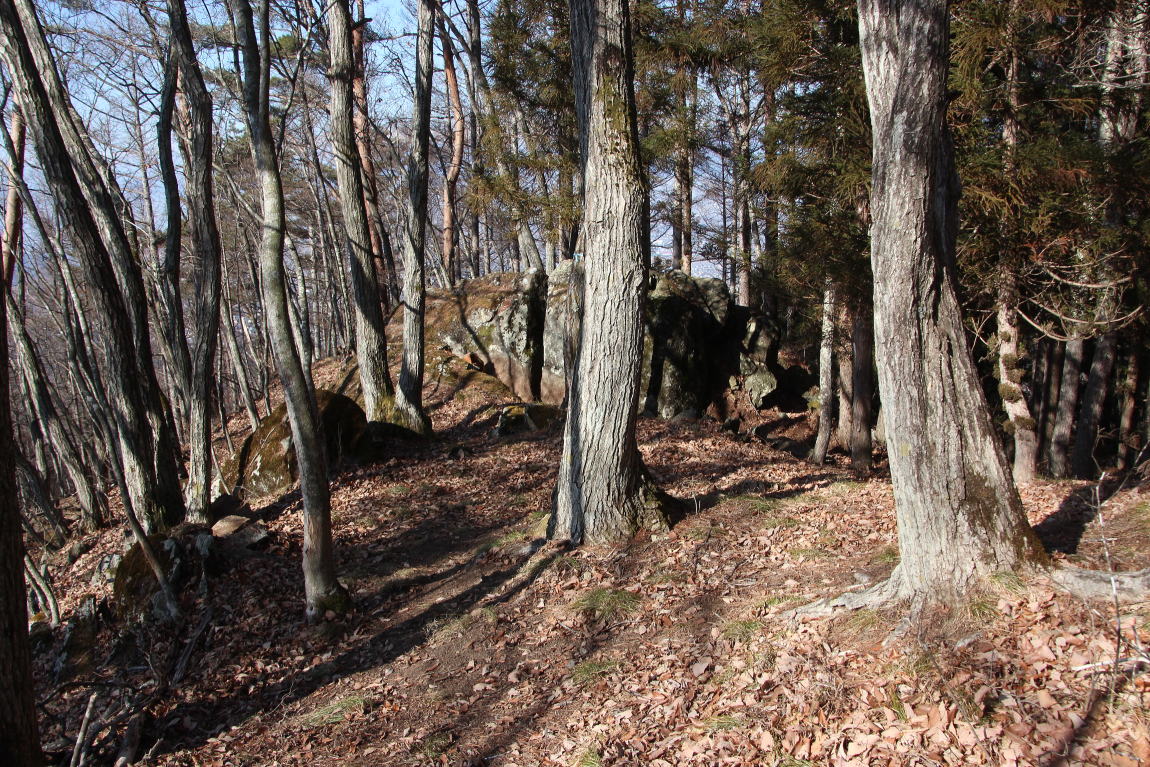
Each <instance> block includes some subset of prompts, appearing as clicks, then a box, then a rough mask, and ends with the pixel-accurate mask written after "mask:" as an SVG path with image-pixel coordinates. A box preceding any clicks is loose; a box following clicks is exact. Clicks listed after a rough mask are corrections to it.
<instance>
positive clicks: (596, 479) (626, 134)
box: [548, 0, 667, 543]
mask: <svg viewBox="0 0 1150 767" xmlns="http://www.w3.org/2000/svg"><path fill="white" fill-rule="evenodd" d="M570 8H571V43H572V45H571V48H572V54H573V60H574V71H575V96H576V99H575V105H576V114H577V115H578V119H579V128H580V144H581V149H582V152H581V154H582V158H583V175H584V218H583V220H584V224H583V242H584V252H585V270H586V272H585V293H584V305H583V321H582V326H581V330H580V336H579V337H580V341H579V350H578V353H577V359H576V363H575V377H574V379H573V381H572V384H571V391H570V395H569V402H568V416H567V424H566V428H565V430H564V433H563V458H562V461H561V463H560V468H559V481H558V487H557V490H556V496H555V508H554V511H553V514H552V518H551V522H550V525H549V531H548V532H549V534H550V536H551V537H552V538H558V539H568V540H570V541H572V542H574V543H579V542H582V541H589V542H592V543H604V542H609V541H617V540H620V539H623V538H627V537H629V536H630V535H632V534H633V533H634V532H635V531H636V530H637V529H638V528H639V527H640V526H649V527H653V528H659V527H666V524H667V522H666V518H665V516H664V514H663V510H662V507H661V504H660V501H659V498H658V493H657V491H655V490H654V488H653V487H652V486H651V484H650V480H649V479H648V478H647V477H646V476H645V473H644V470H643V466H642V462H641V459H640V457H639V449H638V445H637V443H636V438H635V415H636V409H637V407H638V404H639V377H640V364H641V361H642V352H643V322H642V314H643V301H644V297H645V287H646V285H645V283H646V276H647V275H646V269H645V268H644V263H643V232H642V227H643V225H644V220H643V197H644V190H645V187H646V179H645V178H644V177H643V168H642V165H641V161H640V158H639V143H638V128H637V125H636V116H635V95H634V90H633V88H634V70H633V66H632V57H631V22H630V14H629V13H628V9H627V0H599V1H598V2H595V0H571V2H570Z"/></svg>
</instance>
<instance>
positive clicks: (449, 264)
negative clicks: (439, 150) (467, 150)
mask: <svg viewBox="0 0 1150 767" xmlns="http://www.w3.org/2000/svg"><path fill="white" fill-rule="evenodd" d="M439 39H440V43H441V46H442V48H443V76H444V79H445V81H446V85H447V98H448V101H449V102H450V104H451V160H450V162H449V163H448V165H447V172H446V173H445V174H444V176H443V245H442V249H443V268H444V270H446V272H447V278H448V281H449V284H455V281H456V280H457V279H458V277H459V274H460V268H459V266H460V265H459V263H458V258H457V257H456V254H455V251H456V244H455V229H456V223H455V207H456V200H455V198H456V186H457V185H458V183H459V174H460V172H461V171H462V170H463V150H464V147H465V146H466V142H467V133H466V123H464V121H463V101H462V99H461V98H460V96H459V78H458V77H457V76H456V73H455V49H454V47H453V46H452V45H451V37H450V36H448V34H447V26H446V25H445V24H444V23H443V22H442V21H440V23H439Z"/></svg>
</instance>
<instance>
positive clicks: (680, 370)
mask: <svg viewBox="0 0 1150 767" xmlns="http://www.w3.org/2000/svg"><path fill="white" fill-rule="evenodd" d="M733 306H734V301H733V300H732V299H731V293H730V291H729V290H728V289H727V286H726V284H725V283H724V282H723V281H722V280H716V279H707V278H699V277H690V276H688V275H686V274H684V273H683V272H680V271H671V272H667V273H666V274H663V275H661V276H660V277H659V279H658V281H657V282H656V283H655V288H654V289H653V290H652V291H651V293H650V294H649V296H648V299H647V335H648V343H647V344H646V347H647V354H646V355H645V357H646V360H645V361H646V366H645V369H644V380H645V381H646V398H645V401H644V410H646V411H647V412H649V413H653V414H657V415H659V416H661V417H663V418H673V417H674V416H676V415H679V414H681V413H687V412H693V413H701V412H703V410H705V409H706V407H707V405H708V404H710V402H711V400H712V399H713V398H714V396H715V394H716V392H717V391H718V390H719V389H720V388H721V385H722V381H723V376H722V372H723V370H722V365H721V364H720V363H721V358H720V356H721V353H722V347H723V338H724V335H725V332H726V328H727V325H728V321H729V319H730V316H731V309H732V308H733Z"/></svg>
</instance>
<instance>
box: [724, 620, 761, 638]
mask: <svg viewBox="0 0 1150 767" xmlns="http://www.w3.org/2000/svg"><path fill="white" fill-rule="evenodd" d="M762 628H763V623H762V621H754V620H750V621H731V622H730V623H728V624H727V625H726V626H723V636H724V637H726V638H727V639H730V640H731V641H732V642H749V641H751V640H752V639H754V638H755V637H756V636H757V635H758V633H759V631H760V630H761V629H762Z"/></svg>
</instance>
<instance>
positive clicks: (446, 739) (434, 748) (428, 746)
mask: <svg viewBox="0 0 1150 767" xmlns="http://www.w3.org/2000/svg"><path fill="white" fill-rule="evenodd" d="M451 740H452V738H451V735H449V734H448V733H446V732H437V733H434V734H432V735H428V736H427V737H426V738H424V739H423V742H422V743H420V744H419V754H420V756H422V757H423V758H424V759H428V760H430V761H435V760H437V759H439V757H441V756H443V755H444V754H446V753H447V751H448V749H450V748H451Z"/></svg>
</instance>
